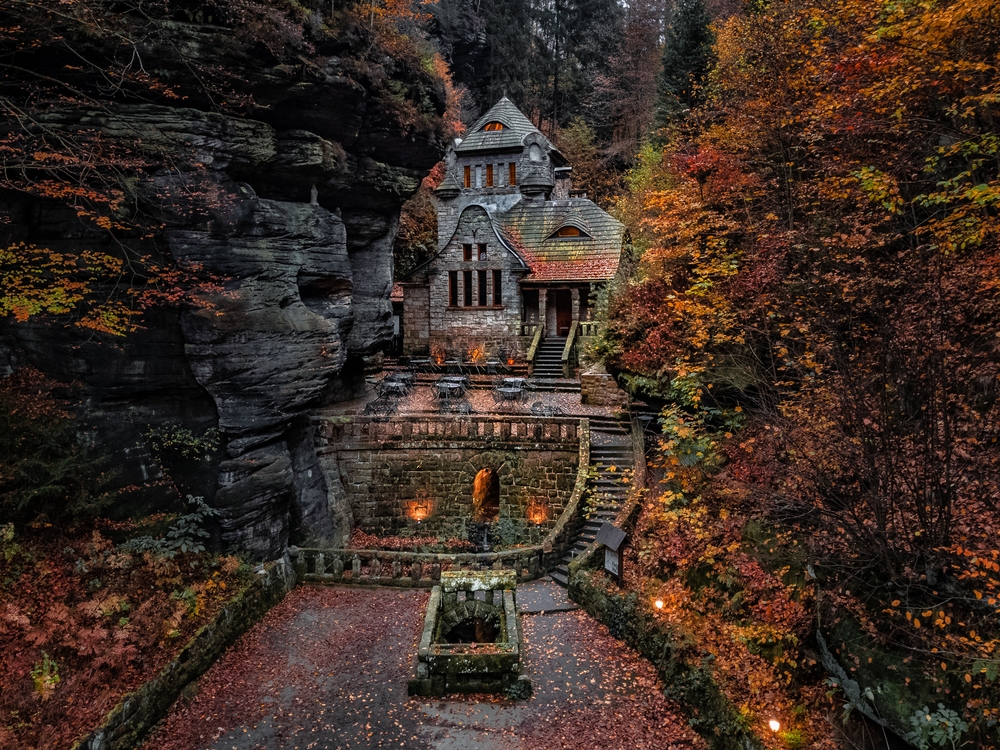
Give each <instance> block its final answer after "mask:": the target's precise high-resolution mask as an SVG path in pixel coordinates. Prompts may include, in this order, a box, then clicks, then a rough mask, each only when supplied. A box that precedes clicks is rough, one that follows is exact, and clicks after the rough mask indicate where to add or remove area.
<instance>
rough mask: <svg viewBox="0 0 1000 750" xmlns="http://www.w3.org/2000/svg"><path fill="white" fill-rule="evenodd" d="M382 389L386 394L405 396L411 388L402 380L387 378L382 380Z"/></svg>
mask: <svg viewBox="0 0 1000 750" xmlns="http://www.w3.org/2000/svg"><path fill="white" fill-rule="evenodd" d="M381 390H382V393H383V394H385V395H386V396H405V395H406V392H407V391H408V390H410V389H409V386H407V385H406V383H404V382H402V381H400V380H385V381H383V382H382V388H381Z"/></svg>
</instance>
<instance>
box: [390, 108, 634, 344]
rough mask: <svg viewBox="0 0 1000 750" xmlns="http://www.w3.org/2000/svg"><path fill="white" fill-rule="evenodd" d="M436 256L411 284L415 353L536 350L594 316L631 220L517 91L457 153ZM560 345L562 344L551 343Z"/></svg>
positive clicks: (405, 312)
mask: <svg viewBox="0 0 1000 750" xmlns="http://www.w3.org/2000/svg"><path fill="white" fill-rule="evenodd" d="M445 163H446V167H447V170H446V172H447V173H446V177H445V178H444V180H443V181H442V183H441V185H440V186H439V187H438V188H437V190H436V191H435V192H436V194H437V199H438V246H437V252H436V254H435V255H434V256H433V257H431V258H430V259H429V260H428V261H427V262H426V263H424V264H423V265H422V266H420V267H418V268H417V269H415V270H414V271H413V272H412V273H411V274H410V275H409V276H408V277H407V278H406V279H404V280H403V282H402V284H401V288H402V297H403V299H402V326H401V328H402V349H403V353H404V354H409V355H416V354H434V355H439V356H440V355H442V354H443V355H446V356H449V357H453V356H463V355H464V356H468V354H469V353H473V352H475V351H476V350H478V351H479V352H480V353H485V354H488V355H494V354H495V353H496V352H497V351H499V350H506V351H507V352H509V353H510V356H517V355H518V353H520V354H521V355H523V354H524V352H525V350H526V349H527V348H528V345H529V343H530V342H531V341H532V340H533V337H534V335H535V333H536V331H537V327H538V326H542V332H541V337H543V338H545V339H564V338H565V337H566V336H567V334H568V333H569V332H570V328H571V326H572V325H573V323H574V321H587V320H589V319H590V313H591V311H590V309H589V300H590V298H591V293H592V292H593V291H594V290H595V288H596V286H597V285H601V284H605V283H607V282H608V280H610V279H611V278H612V277H613V276H614V275H615V273H616V271H617V270H618V262H619V258H620V255H621V250H622V237H623V231H624V227H623V225H622V224H621V222H619V221H617V220H616V219H614V218H612V217H611V216H610V215H609V214H607V213H606V212H605V211H603V210H602V209H600V208H599V207H598V206H597V205H596V204H595V203H594V202H593V201H591V200H589V199H588V198H587V196H586V194H584V193H578V192H575V191H574V190H573V189H572V180H571V176H570V175H571V172H572V167H571V166H570V165H569V164H568V163H567V162H566V159H565V157H563V155H562V154H561V153H559V151H558V150H557V149H556V148H555V147H554V146H553V145H552V144H551V143H550V142H549V141H548V139H547V138H546V137H545V136H544V135H542V133H541V132H540V131H539V130H538V128H536V127H535V126H534V124H532V122H531V121H530V120H529V119H528V118H527V117H525V116H524V114H522V113H521V111H520V110H518V108H517V107H515V106H514V104H513V103H512V102H511V101H510V100H509V99H507V98H506V97H505V98H503V99H501V100H500V101H499V102H498V103H497V104H496V105H495V106H494V107H493V108H492V109H490V110H489V111H488V112H487V113H486V114H485V115H483V117H482V118H480V119H479V121H478V122H476V123H475V125H473V126H472V127H471V128H470V129H469V131H468V133H467V134H466V136H465V138H463V139H456V140H455V142H454V144H453V145H452V146H451V148H450V149H449V150H448V154H447V156H446V162H445ZM549 343H550V344H551V343H554V342H549Z"/></svg>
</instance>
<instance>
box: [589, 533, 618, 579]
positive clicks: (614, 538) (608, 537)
mask: <svg viewBox="0 0 1000 750" xmlns="http://www.w3.org/2000/svg"><path fill="white" fill-rule="evenodd" d="M594 541H596V542H597V544H598V545H599V546H603V547H604V570H606V571H607V572H608V573H610V574H611V575H612V576H614V578H615V580H616V581H618V582H619V583H621V580H622V555H623V553H624V551H625V532H624V531H622V530H621V529H619V528H618V527H617V526H615V525H614V524H611V523H608V522H607V521H605V522H604V524H603V525H602V526H601V530H600V531H598V532H597V538H596V539H595V540H594Z"/></svg>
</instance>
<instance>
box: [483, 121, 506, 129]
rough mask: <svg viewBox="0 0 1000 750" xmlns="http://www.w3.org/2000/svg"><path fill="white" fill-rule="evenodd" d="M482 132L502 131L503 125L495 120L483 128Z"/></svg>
mask: <svg viewBox="0 0 1000 750" xmlns="http://www.w3.org/2000/svg"><path fill="white" fill-rule="evenodd" d="M483 130H487V131H494V130H503V123H502V122H497V121H496V120H494V121H493V122H488V123H486V125H485V126H484V127H483Z"/></svg>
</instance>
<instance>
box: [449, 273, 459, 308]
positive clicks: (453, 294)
mask: <svg viewBox="0 0 1000 750" xmlns="http://www.w3.org/2000/svg"><path fill="white" fill-rule="evenodd" d="M448 304H449V305H451V306H452V307H458V271H448Z"/></svg>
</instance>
